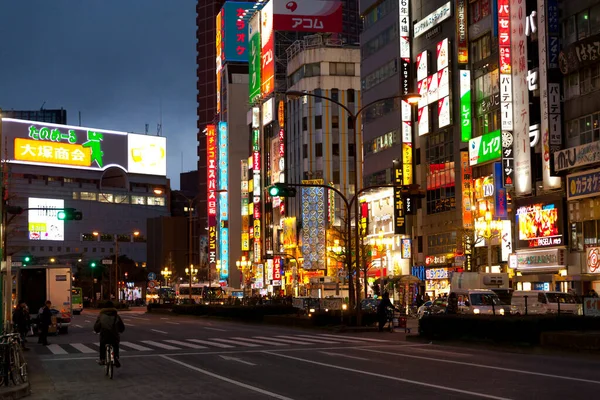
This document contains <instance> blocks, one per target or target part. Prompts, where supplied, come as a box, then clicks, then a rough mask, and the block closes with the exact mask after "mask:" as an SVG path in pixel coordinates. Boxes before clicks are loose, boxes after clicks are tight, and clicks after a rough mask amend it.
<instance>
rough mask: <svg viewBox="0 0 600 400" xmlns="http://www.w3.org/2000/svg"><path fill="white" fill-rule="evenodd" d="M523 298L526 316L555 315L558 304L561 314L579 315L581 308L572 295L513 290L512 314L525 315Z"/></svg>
mask: <svg viewBox="0 0 600 400" xmlns="http://www.w3.org/2000/svg"><path fill="white" fill-rule="evenodd" d="M525 297H527V314H531V315H533V314H557V313H558V308H559V304H560V313H561V314H563V313H564V314H577V315H579V314H580V309H581V307H580V305H579V304H577V299H575V296H573V295H572V294H570V293H563V292H545V291H543V290H515V291H514V292H513V296H512V301H511V313H512V314H517V315H525Z"/></svg>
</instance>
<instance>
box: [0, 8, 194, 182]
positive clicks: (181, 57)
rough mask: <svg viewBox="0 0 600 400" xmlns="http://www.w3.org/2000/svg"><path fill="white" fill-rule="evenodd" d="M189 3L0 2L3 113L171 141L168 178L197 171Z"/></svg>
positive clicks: (168, 151)
mask: <svg viewBox="0 0 600 400" xmlns="http://www.w3.org/2000/svg"><path fill="white" fill-rule="evenodd" d="M195 32H196V1H195V0H102V1H100V0H0V35H1V36H0V37H1V39H0V43H1V44H0V79H1V82H0V107H2V108H3V109H15V110H36V109H40V107H41V106H42V104H44V102H45V105H44V108H46V109H54V108H61V107H62V108H64V109H66V110H67V118H68V122H69V124H72V125H78V124H79V116H78V113H79V112H81V122H82V125H83V126H87V127H95V128H104V129H112V130H120V131H126V132H137V133H144V131H145V124H149V133H150V134H153V135H155V134H156V131H157V124H158V123H159V121H160V119H161V109H162V132H163V133H162V135H163V136H166V137H167V138H168V139H167V147H168V150H167V157H168V163H167V175H168V176H169V178H171V185H172V187H174V188H178V187H179V173H180V172H181V171H182V154H183V171H189V170H193V169H196V159H197V156H196V130H197V128H196V119H197V118H196V33H195Z"/></svg>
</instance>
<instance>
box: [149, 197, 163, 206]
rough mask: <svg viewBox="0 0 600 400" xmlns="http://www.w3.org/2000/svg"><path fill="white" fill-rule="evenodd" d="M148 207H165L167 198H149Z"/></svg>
mask: <svg viewBox="0 0 600 400" xmlns="http://www.w3.org/2000/svg"><path fill="white" fill-rule="evenodd" d="M148 205H149V206H160V207H164V205H165V198H164V197H154V196H153V197H148Z"/></svg>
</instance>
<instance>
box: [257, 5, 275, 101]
mask: <svg viewBox="0 0 600 400" xmlns="http://www.w3.org/2000/svg"><path fill="white" fill-rule="evenodd" d="M274 1H275V0H271V1H269V2H268V3H267V4H265V6H264V7H263V9H262V10H261V11H260V49H261V50H260V57H261V62H260V75H261V80H260V92H261V94H262V95H263V96H268V95H269V94H271V93H273V90H274V89H275V55H274V47H275V43H274V42H275V40H274V37H273V36H274V34H273V2H274Z"/></svg>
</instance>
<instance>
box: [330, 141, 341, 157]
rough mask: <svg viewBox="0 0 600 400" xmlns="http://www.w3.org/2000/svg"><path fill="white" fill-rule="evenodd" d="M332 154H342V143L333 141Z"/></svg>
mask: <svg viewBox="0 0 600 400" xmlns="http://www.w3.org/2000/svg"><path fill="white" fill-rule="evenodd" d="M331 154H332V155H334V156H339V155H340V144H339V143H333V144H332V145H331Z"/></svg>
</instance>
